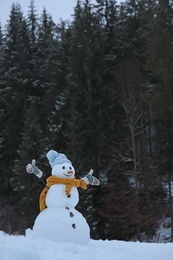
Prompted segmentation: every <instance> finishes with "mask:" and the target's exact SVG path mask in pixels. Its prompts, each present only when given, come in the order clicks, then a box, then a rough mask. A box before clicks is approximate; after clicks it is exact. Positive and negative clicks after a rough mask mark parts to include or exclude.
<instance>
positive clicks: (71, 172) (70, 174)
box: [64, 171, 73, 177]
mask: <svg viewBox="0 0 173 260" xmlns="http://www.w3.org/2000/svg"><path fill="white" fill-rule="evenodd" d="M64 175H65V176H66V177H70V176H72V175H73V171H68V173H67V174H66V173H64Z"/></svg>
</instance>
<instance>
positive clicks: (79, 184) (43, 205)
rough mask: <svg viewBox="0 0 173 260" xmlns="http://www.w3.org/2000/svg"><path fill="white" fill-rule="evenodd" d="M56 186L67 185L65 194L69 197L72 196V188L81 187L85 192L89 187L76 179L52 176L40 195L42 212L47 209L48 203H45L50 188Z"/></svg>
mask: <svg viewBox="0 0 173 260" xmlns="http://www.w3.org/2000/svg"><path fill="white" fill-rule="evenodd" d="M54 184H66V187H65V193H66V195H67V196H68V195H69V194H70V191H71V188H72V187H73V186H75V187H81V188H82V189H84V190H86V189H87V185H86V183H85V182H84V181H83V180H77V179H75V178H74V179H64V178H58V177H55V176H50V177H49V178H47V180H46V187H45V188H44V189H43V190H42V192H41V194H40V199H39V202H40V211H43V210H44V209H45V208H46V203H45V199H46V193H47V191H48V189H49V187H50V186H52V185H54Z"/></svg>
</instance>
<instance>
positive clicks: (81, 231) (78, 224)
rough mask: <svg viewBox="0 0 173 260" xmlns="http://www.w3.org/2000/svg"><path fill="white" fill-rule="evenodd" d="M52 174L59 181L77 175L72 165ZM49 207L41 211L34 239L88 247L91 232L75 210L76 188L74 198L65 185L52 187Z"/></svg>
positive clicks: (57, 168) (77, 200)
mask: <svg viewBox="0 0 173 260" xmlns="http://www.w3.org/2000/svg"><path fill="white" fill-rule="evenodd" d="M52 175H54V176H57V177H59V178H71V179H73V178H74V176H75V170H74V168H73V166H72V165H71V164H70V163H68V162H65V163H62V164H56V165H55V166H54V167H52ZM45 202H46V206H47V208H46V209H45V210H43V211H42V212H40V214H39V215H38V217H37V218H36V220H35V223H34V226H33V236H34V238H46V239H49V240H53V241H55V242H76V243H80V244H88V243H89V240H90V229H89V226H88V224H87V222H86V219H85V218H84V217H83V215H82V214H81V213H80V212H79V211H77V210H76V209H75V206H76V205H77V204H78V202H79V193H78V190H77V188H76V187H72V189H71V191H70V195H69V196H67V195H66V193H65V184H54V185H52V186H51V187H50V188H49V189H48V192H47V195H46V199H45Z"/></svg>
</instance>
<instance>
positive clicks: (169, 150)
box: [0, 0, 173, 241]
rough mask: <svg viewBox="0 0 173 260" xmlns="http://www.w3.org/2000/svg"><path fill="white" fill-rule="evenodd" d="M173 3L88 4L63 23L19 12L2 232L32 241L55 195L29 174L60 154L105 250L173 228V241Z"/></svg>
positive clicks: (2, 137) (6, 114) (3, 104)
mask: <svg viewBox="0 0 173 260" xmlns="http://www.w3.org/2000/svg"><path fill="white" fill-rule="evenodd" d="M172 43H173V4H172V1H169V0H152V1H151V0H139V1H134V0H127V1H125V2H123V3H121V4H117V2H116V1H114V0H96V1H95V3H93V2H92V1H89V0H85V1H77V4H76V7H75V8H74V14H73V15H72V19H71V20H70V21H60V22H59V24H55V23H54V21H53V20H52V17H51V15H50V14H48V13H47V11H46V9H44V10H43V12H42V14H41V16H40V17H39V16H38V14H37V10H36V8H35V4H34V0H31V2H30V6H29V7H28V14H27V16H26V17H24V15H23V13H22V10H21V7H20V5H19V4H13V5H12V7H11V12H10V15H9V19H8V21H7V24H6V25H5V27H4V28H2V26H1V29H0V126H1V127H0V195H1V197H0V229H1V230H4V231H5V232H7V233H10V234H13V233H18V234H23V233H24V231H25V229H27V228H30V227H32V225H33V223H34V220H35V218H36V216H37V215H38V213H39V205H38V198H39V194H40V192H41V190H42V189H43V187H44V184H43V182H42V181H41V180H39V179H38V178H37V177H35V176H33V175H30V174H27V173H26V171H25V167H26V165H27V164H28V163H29V162H30V161H31V160H32V159H33V158H34V159H36V161H37V166H38V167H40V168H41V169H42V171H43V172H44V176H43V181H45V180H46V178H47V177H48V176H49V175H50V173H51V169H50V166H49V165H48V161H47V159H46V156H45V155H46V153H47V151H48V150H49V149H55V150H57V151H58V152H62V153H64V154H66V156H67V157H68V158H69V159H70V160H71V161H72V162H73V165H74V167H75V170H76V177H77V178H80V177H82V176H84V175H85V174H86V173H87V172H88V171H89V170H90V169H91V168H92V169H94V175H95V176H96V177H98V178H99V179H100V181H101V185H100V186H99V187H90V188H89V189H88V190H87V191H85V192H84V191H82V190H80V203H79V205H78V210H79V211H81V212H82V213H83V215H84V216H85V218H86V219H87V221H88V223H89V225H90V228H91V237H92V238H93V239H123V240H139V241H142V240H143V239H144V237H145V238H146V237H147V238H148V239H149V238H150V237H152V236H153V235H154V234H155V232H156V230H157V228H158V227H159V226H160V225H161V224H164V219H165V218H169V219H170V221H169V226H168V227H171V230H172V231H171V233H170V240H171V239H172V238H173V212H172V193H171V183H172V171H173V159H172V158H173V44H172Z"/></svg>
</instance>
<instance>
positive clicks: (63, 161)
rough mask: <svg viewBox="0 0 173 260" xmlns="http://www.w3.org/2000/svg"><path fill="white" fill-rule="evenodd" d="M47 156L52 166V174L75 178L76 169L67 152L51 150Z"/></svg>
mask: <svg viewBox="0 0 173 260" xmlns="http://www.w3.org/2000/svg"><path fill="white" fill-rule="evenodd" d="M46 156H47V158H48V160H49V163H50V165H51V167H52V175H53V176H56V177H59V178H69V179H73V178H74V176H75V169H74V167H73V166H72V163H71V161H70V160H68V159H67V157H66V156H65V154H62V153H58V152H56V151H54V150H50V151H49V152H48V153H47V155H46Z"/></svg>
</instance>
